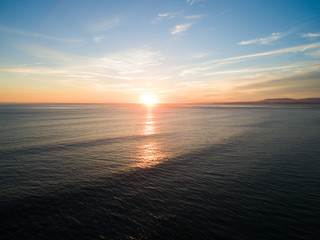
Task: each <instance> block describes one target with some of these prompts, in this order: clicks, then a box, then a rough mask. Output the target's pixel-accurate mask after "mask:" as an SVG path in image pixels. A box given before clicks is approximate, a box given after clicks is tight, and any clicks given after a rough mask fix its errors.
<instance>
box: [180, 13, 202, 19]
mask: <svg viewBox="0 0 320 240" xmlns="http://www.w3.org/2000/svg"><path fill="white" fill-rule="evenodd" d="M184 18H185V19H193V20H194V19H200V18H203V15H202V14H198V15H188V16H185V17H184Z"/></svg>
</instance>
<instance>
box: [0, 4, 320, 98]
mask: <svg viewBox="0 0 320 240" xmlns="http://www.w3.org/2000/svg"><path fill="white" fill-rule="evenodd" d="M148 93H154V94H156V95H157V96H158V97H159V100H160V101H161V102H218V101H251V100H260V99H264V98H276V97H291V98H305V97H320V94H319V93H320V1H318V0H317V1H312V0H275V1H274V0H268V1H266V0H263V1H262V0H251V1H246V0H241V1H240V0H233V1H232V0H224V1H223V0H219V1H217V0H179V1H178V0H177V1H173V0H167V1H165V0H163V1H160V0H159V1H152V0H145V1H134V0H130V1H122V0H118V1H116V0H114V1H112V0H109V1H107V0H95V1H89V0H86V1H84V0H63V1H61V0H41V1H40V0H38V1H30V0H20V1H17V0H1V1H0V102H111V103H114V102H139V101H140V99H139V97H140V96H141V95H143V94H148Z"/></svg>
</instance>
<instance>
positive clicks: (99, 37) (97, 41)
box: [93, 36, 104, 43]
mask: <svg viewBox="0 0 320 240" xmlns="http://www.w3.org/2000/svg"><path fill="white" fill-rule="evenodd" d="M103 39H104V37H101V36H97V37H95V38H94V39H93V41H94V42H95V43H99V42H100V41H101V40H103Z"/></svg>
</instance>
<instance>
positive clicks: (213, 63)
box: [180, 42, 320, 76]
mask: <svg viewBox="0 0 320 240" xmlns="http://www.w3.org/2000/svg"><path fill="white" fill-rule="evenodd" d="M319 48H320V42H317V43H312V44H305V45H299V46H295V47H289V48H282V49H278V50H273V51H267V52H261V53H255V54H248V55H242V56H235V57H230V58H222V59H214V60H210V61H205V62H202V63H198V64H191V65H186V66H182V67H181V72H180V76H187V75H199V74H200V75H202V76H205V75H208V74H209V75H210V72H214V73H216V72H218V70H217V68H218V67H220V66H221V65H226V64H233V63H236V62H239V61H244V60H250V59H255V58H261V57H267V56H273V55H280V54H286V53H299V52H305V53H306V54H308V55H311V54H313V53H314V54H316V53H317V51H319ZM269 70H270V69H269ZM235 71H237V70H235ZM245 71H251V70H245ZM228 72H230V71H229V70H228ZM225 73H226V72H225Z"/></svg>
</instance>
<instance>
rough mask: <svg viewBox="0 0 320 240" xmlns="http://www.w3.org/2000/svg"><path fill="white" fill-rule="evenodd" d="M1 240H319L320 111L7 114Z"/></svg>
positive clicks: (1, 128)
mask: <svg viewBox="0 0 320 240" xmlns="http://www.w3.org/2000/svg"><path fill="white" fill-rule="evenodd" d="M0 158H1V160H0V191H1V193H0V219H1V220H0V231H1V233H0V239H319V236H320V106H318V105H268V106H262V105H259V106H254V105H235V106H231V105H220V106H218V105H202V106H200V105H197V106H195V105H167V106H158V107H154V108H146V107H143V106H139V105H66V104H65V105H63V104H61V105H53V104H51V105H50V104H49V105H0Z"/></svg>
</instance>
